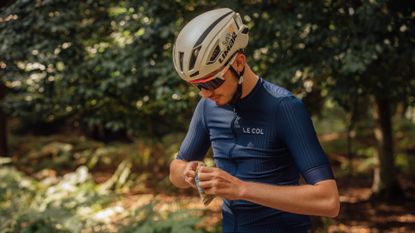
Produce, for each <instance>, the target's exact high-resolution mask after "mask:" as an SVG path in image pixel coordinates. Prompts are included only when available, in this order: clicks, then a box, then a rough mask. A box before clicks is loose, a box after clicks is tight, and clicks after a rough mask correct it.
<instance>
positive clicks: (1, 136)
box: [0, 82, 9, 157]
mask: <svg viewBox="0 0 415 233" xmlns="http://www.w3.org/2000/svg"><path fill="white" fill-rule="evenodd" d="M5 96H6V85H4V83H3V82H0V101H1V100H3V98H4V97H5ZM8 155H9V153H8V148H7V117H6V113H4V112H3V109H2V108H0V157H1V156H8Z"/></svg>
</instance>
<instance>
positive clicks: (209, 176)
mask: <svg viewBox="0 0 415 233" xmlns="http://www.w3.org/2000/svg"><path fill="white" fill-rule="evenodd" d="M198 178H199V180H200V181H208V180H213V179H215V178H216V175H215V174H214V173H201V172H199V174H198Z"/></svg>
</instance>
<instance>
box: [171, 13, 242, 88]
mask: <svg viewBox="0 0 415 233" xmlns="http://www.w3.org/2000/svg"><path fill="white" fill-rule="evenodd" d="M248 38H249V36H248V27H247V26H246V25H244V24H243V22H242V19H241V16H240V15H239V14H238V13H236V12H234V11H233V10H231V9H229V8H221V9H216V10H211V11H208V12H205V13H203V14H201V15H199V16H197V17H196V18H194V19H192V20H191V21H190V22H189V23H188V24H186V26H185V27H184V28H183V29H182V30H181V31H180V33H179V35H178V37H177V39H176V43H175V45H174V48H173V63H174V67H175V68H176V71H177V73H179V75H180V77H181V78H182V79H184V80H185V81H187V82H190V81H194V80H197V79H200V78H203V77H204V76H206V75H208V74H210V73H212V72H214V71H216V70H219V69H220V68H223V67H224V66H225V65H226V63H227V62H228V61H229V60H230V58H232V56H233V55H234V54H235V53H236V52H237V51H239V50H241V49H243V48H245V47H246V45H247V44H248Z"/></svg>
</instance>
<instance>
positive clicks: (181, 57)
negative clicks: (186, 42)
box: [179, 52, 184, 72]
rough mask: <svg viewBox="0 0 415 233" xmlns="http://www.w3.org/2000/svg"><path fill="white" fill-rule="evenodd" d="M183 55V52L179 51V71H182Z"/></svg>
mask: <svg viewBox="0 0 415 233" xmlns="http://www.w3.org/2000/svg"><path fill="white" fill-rule="evenodd" d="M183 56H184V53H183V52H179V63H180V71H182V72H183Z"/></svg>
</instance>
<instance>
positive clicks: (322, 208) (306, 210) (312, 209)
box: [240, 180, 340, 218]
mask: <svg viewBox="0 0 415 233" xmlns="http://www.w3.org/2000/svg"><path fill="white" fill-rule="evenodd" d="M242 184H243V185H242V187H241V193H240V197H241V199H244V200H247V201H251V202H254V203H257V204H260V205H263V206H268V207H271V208H274V209H279V210H283V211H287V212H291V213H297V214H304V215H317V216H325V217H333V218H334V217H336V216H337V215H338V214H339V210H340V202H339V194H338V192H337V185H336V181H335V180H324V181H320V182H318V183H317V184H314V185H309V184H305V185H299V186H276V185H268V184H260V183H252V182H242Z"/></svg>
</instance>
